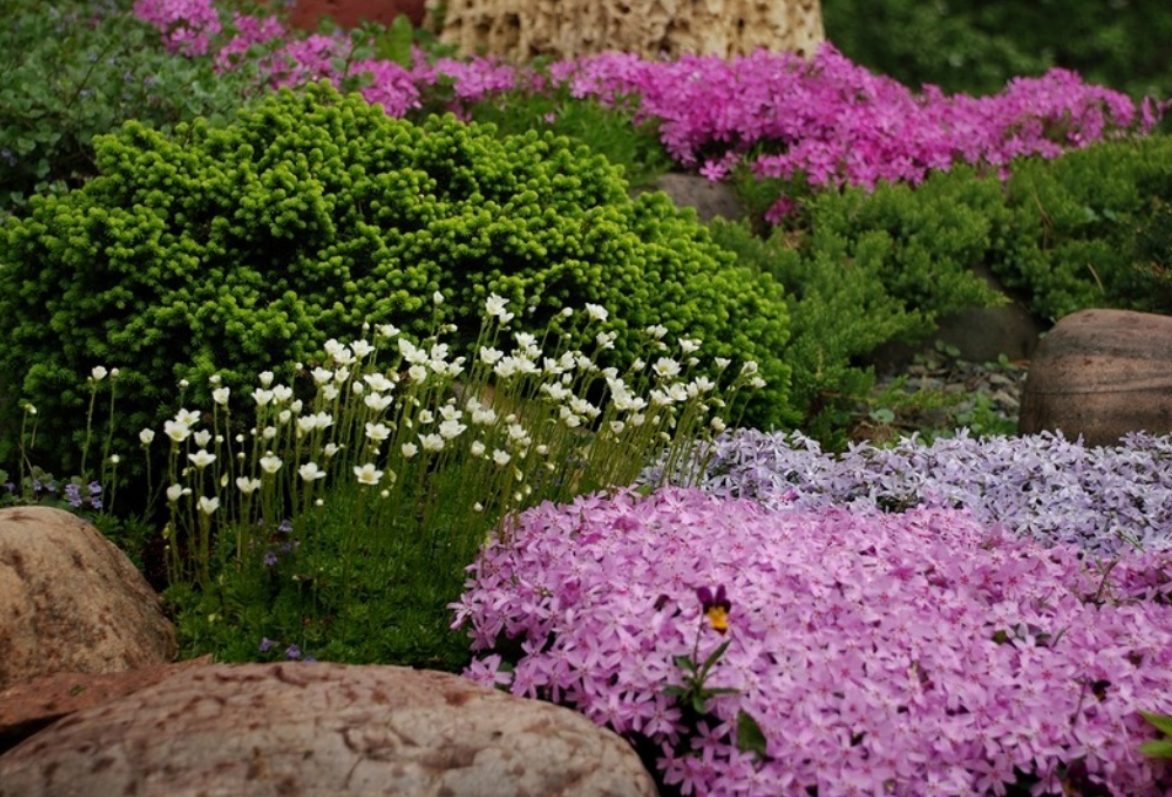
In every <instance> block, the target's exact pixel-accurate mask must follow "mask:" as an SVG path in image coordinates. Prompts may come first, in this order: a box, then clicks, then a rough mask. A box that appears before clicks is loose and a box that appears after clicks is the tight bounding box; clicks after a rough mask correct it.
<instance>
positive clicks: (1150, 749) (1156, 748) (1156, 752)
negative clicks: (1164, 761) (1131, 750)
mask: <svg viewBox="0 0 1172 797" xmlns="http://www.w3.org/2000/svg"><path fill="white" fill-rule="evenodd" d="M1139 749H1140V752H1141V753H1146V754H1147V755H1150V756H1153V757H1155V758H1172V741H1162V742H1144V743H1143V744H1141V745H1140V746H1139Z"/></svg>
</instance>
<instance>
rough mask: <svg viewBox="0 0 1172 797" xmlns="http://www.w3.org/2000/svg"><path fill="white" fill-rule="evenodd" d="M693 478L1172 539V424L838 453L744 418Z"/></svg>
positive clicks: (1074, 539) (1097, 543)
mask: <svg viewBox="0 0 1172 797" xmlns="http://www.w3.org/2000/svg"><path fill="white" fill-rule="evenodd" d="M649 476H651V477H654V473H651V474H649ZM693 483H695V484H697V485H698V486H699V487H700V488H701V489H703V490H705V491H706V492H708V493H710V494H712V495H717V496H722V497H737V498H750V499H753V500H755V501H757V502H759V503H761V504H763V505H765V506H768V507H770V508H773V509H778V508H782V507H792V508H795V509H806V510H810V509H824V508H829V507H834V506H846V507H850V508H851V509H852V510H855V511H864V512H874V511H890V510H894V509H902V508H906V507H911V506H919V505H924V506H933V507H946V508H964V509H966V510H968V511H969V512H971V513H972V514H973V515H974V517H975V518H976V519H977V520H979V521H981V522H983V523H1000V524H1002V525H1003V526H1005V527H1006V528H1008V529H1010V530H1011V531H1013V532H1015V533H1017V534H1021V535H1023V536H1026V537H1030V538H1032V539H1033V540H1035V541H1037V542H1041V543H1044V544H1046V545H1057V544H1069V545H1075V546H1078V547H1080V548H1082V549H1083V550H1085V551H1088V552H1090V553H1095V554H1099V555H1111V554H1115V553H1118V552H1119V551H1124V550H1129V549H1134V548H1140V549H1143V550H1150V551H1169V550H1172V533H1170V531H1169V530H1170V529H1172V438H1170V437H1167V436H1164V437H1152V436H1149V435H1143V434H1135V435H1130V436H1128V437H1126V438H1125V439H1124V440H1123V441H1122V442H1121V443H1120V445H1118V446H1112V447H1096V448H1091V447H1086V446H1083V445H1082V444H1081V443H1080V442H1077V441H1075V442H1072V441H1068V440H1066V439H1065V438H1064V437H1062V436H1060V435H1054V434H1051V433H1043V434H1039V435H1027V436H1022V437H1012V438H1006V437H992V438H985V439H974V438H971V437H969V436H968V435H967V434H965V433H963V432H962V433H961V434H960V435H958V436H957V437H955V438H952V439H942V440H937V441H936V442H934V443H933V444H931V445H925V444H924V443H923V442H921V441H919V440H918V439H916V438H909V439H904V440H901V441H900V442H899V443H898V444H896V445H895V446H893V447H891V448H877V447H875V446H872V445H870V444H860V445H855V446H852V447H851V448H850V449H849V450H848V451H847V452H846V453H844V454H842V455H841V456H830V455H827V454H824V453H823V452H822V450H821V448H820V447H819V445H818V443H817V442H816V441H814V440H811V439H809V438H807V437H805V436H803V435H801V434H800V433H793V434H790V435H785V434H780V433H778V434H768V433H764V432H760V431H756V430H750V429H743V430H737V431H736V432H732V433H729V434H727V435H724V436H722V437H721V438H719V439H718V440H717V441H716V444H715V445H714V447H713V451H712V457H711V459H710V460H709V461H708V465H707V472H706V474H705V475H704V476H703V477H702V478H700V479H699V480H698V481H694V482H693Z"/></svg>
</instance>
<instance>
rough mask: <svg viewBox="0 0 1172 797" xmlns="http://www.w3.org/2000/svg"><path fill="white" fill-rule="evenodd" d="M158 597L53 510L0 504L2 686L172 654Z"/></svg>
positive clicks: (82, 527) (101, 543)
mask: <svg viewBox="0 0 1172 797" xmlns="http://www.w3.org/2000/svg"><path fill="white" fill-rule="evenodd" d="M159 604H160V602H159V596H158V595H156V594H155V592H154V591H153V590H152V589H151V588H150V585H148V584H147V582H146V579H144V578H143V577H142V574H141V573H139V572H138V570H137V569H135V567H134V565H133V564H131V563H130V560H129V559H127V558H126V556H125V554H123V553H122V552H121V551H120V550H118V548H117V547H116V546H115V545H114V544H113V543H111V542H110V541H109V540H107V539H106V538H105V537H103V536H102V535H101V534H100V533H99V532H98V531H97V529H95V528H94V527H93V526H91V525H90V524H88V523H86V522H85V521H83V520H81V519H80V518H78V517H77V516H76V515H72V514H70V513H69V512H65V511H63V510H60V509H53V508H50V507H42V506H30V507H12V508H8V509H0V607H2V611H0V651H3V655H0V689H7V688H8V687H9V686H11V685H12V684H14V683H16V682H18V681H22V680H25V679H28V678H33V677H36V676H40V675H49V674H51V673H57V672H83V673H110V672H119V671H121V670H129V669H133V668H135V667H146V666H151V665H156V664H163V663H166V662H169V661H171V660H172V659H174V657H175V653H176V646H175V630H174V628H173V627H172V626H171V623H170V622H169V621H168V620H167V618H165V617H164V616H163V614H162V612H161V611H160V605H159Z"/></svg>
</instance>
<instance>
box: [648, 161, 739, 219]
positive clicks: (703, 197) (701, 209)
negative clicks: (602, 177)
mask: <svg viewBox="0 0 1172 797" xmlns="http://www.w3.org/2000/svg"><path fill="white" fill-rule="evenodd" d="M651 188H652V189H654V190H656V191H663V192H664V193H665V194H667V195H668V196H669V197H671V201H672V202H673V203H674V204H675V205H676V207H681V208H685V207H689V208H694V209H695V210H696V218H698V219H699V220H700V221H701V222H703V223H704V224H708V223H709V222H711V221H712V220H713V219H715V218H716V217H717V216H720V217H722V218H725V219H728V220H730V221H737V220H740V219H744V218H745V217H746V216H747V215H748V213H747V212H746V211H745V208H744V206H743V205H742V204H741V201H740V200H739V199H738V198H737V194H736V192H735V191H733V189H732V186H730V185H729V184H728V183H723V182H715V183H714V182H713V181H711V180H709V179H708V178H707V177H701V176H700V175H698V174H681V173H679V172H668V173H667V174H664V175H660V177H659V178H658V179H656V181H655V183H654V184H653V185H652V186H651ZM633 193H635V194H639V193H642V192H641V191H635V192H633Z"/></svg>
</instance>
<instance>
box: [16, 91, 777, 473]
mask: <svg viewBox="0 0 1172 797" xmlns="http://www.w3.org/2000/svg"><path fill="white" fill-rule="evenodd" d="M96 160H97V165H98V172H99V176H98V177H96V178H95V179H93V180H92V181H90V182H88V183H87V184H86V185H84V186H83V187H82V188H80V189H78V190H75V191H72V192H70V193H68V194H65V195H62V196H46V197H37V198H34V199H33V200H32V202H31V203H30V208H29V212H28V214H27V216H26V217H24V218H21V219H11V220H10V222H9V224H8V226H7V228H6V229H5V231H4V234H3V235H0V336H2V337H3V339H4V340H5V341H6V345H5V346H4V347H3V348H2V349H0V374H3V376H2V380H3V391H2V393H3V395H4V396H5V397H6V399H7V400H6V401H5V402H4V404H3V408H2V410H0V413H2V414H0V429H2V430H3V435H2V437H3V448H0V461H3V460H5V459H10V458H12V456H13V455H14V439H13V438H14V435H15V431H16V430H17V429H19V417H20V408H19V406H18V404H17V400H18V399H20V400H27V401H31V402H32V403H33V404H34V405H36V406H37V408H38V409H39V411H40V414H39V418H40V432H39V436H40V441H39V448H40V449H41V450H47V451H49V452H52V454H53V455H54V456H58V455H59V456H61V457H63V458H67V456H68V454H69V452H71V451H74V450H76V442H77V439H78V437H79V435H80V434H81V433H82V432H84V425H85V424H84V415H85V413H84V410H85V406H86V404H87V402H88V397H89V394H88V391H87V388H86V382H85V380H86V377H87V375H88V374H89V373H90V369H91V368H92V367H93V366H95V365H99V364H100V365H103V366H105V367H107V368H114V367H117V368H119V369H120V380H119V382H118V385H117V391H118V397H119V398H118V406H119V415H118V418H117V425H118V428H117V429H116V431H115V437H114V439H115V445H114V447H113V450H114V451H115V452H119V453H121V454H122V459H123V460H124V461H126V460H128V459H130V457H128V456H127V454H128V453H132V452H133V451H134V450H135V449H136V447H137V434H138V431H139V430H140V429H142V428H144V427H146V426H154V427H156V428H157V427H159V426H160V425H161V421H162V419H163V418H164V417H167V415H168V413H170V412H173V411H174V402H175V401H176V398H177V388H176V384H177V383H178V382H179V380H181V379H187V380H189V381H190V384H191V389H190V391H189V392H188V397H187V402H188V404H189V406H193V405H194V403H198V404H199V405H200V406H203V407H210V406H211V403H210V400H209V397H208V391H209V387H208V377H209V376H210V375H212V374H215V373H219V374H221V375H222V378H223V381H224V384H225V385H229V386H231V387H233V388H235V389H236V390H235V391H234V392H236V393H237V394H239V389H240V388H245V387H247V388H248V389H249V390H251V388H252V387H253V386H255V380H256V375H257V374H258V373H259V372H261V371H263V370H273V371H275V372H276V373H277V375H278V379H286V378H289V377H290V375H291V370H292V365H293V364H294V363H297V362H307V361H308V358H310V357H311V356H312V354H313V352H314V351H315V350H317V348H318V347H319V346H320V345H321V344H322V343H323V342H324V341H325V340H327V339H328V338H330V337H338V338H341V339H353V338H354V337H356V336H357V335H359V334H360V329H361V325H362V324H363V323H364V322H370V323H372V324H382V323H394V324H396V325H398V326H399V327H401V328H402V329H403V330H404V331H405V332H407V333H409V334H412V335H415V336H419V337H421V336H424V335H426V334H428V333H429V332H430V331H431V329H432V325H433V323H434V321H435V313H436V312H439V313H441V314H442V315H443V320H444V321H450V322H453V323H456V324H458V325H460V328H461V331H462V333H463V334H465V335H466V336H467V337H466V338H465V339H466V340H467V339H470V338H471V337H472V336H474V335H475V333H476V331H477V330H478V329H479V319H480V316H481V313H482V310H483V302H484V298H485V297H486V296H487V295H488V293H489V292H496V293H498V294H501V295H503V296H506V297H508V298H510V299H513V300H514V301H515V304H514V305H513V307H516V308H518V309H519V310H520V308H524V307H526V306H527V305H535V306H536V307H537V309H536V311H534V312H532V313H525V314H524V316H523V319H524V323H525V326H534V327H540V326H542V325H544V323H545V321H546V319H548V318H550V317H552V316H553V315H554V314H556V313H557V311H558V310H560V309H561V308H563V307H572V308H574V309H581V308H582V307H583V305H584V304H585V303H586V302H593V303H596V304H600V305H602V306H604V307H606V308H608V309H609V310H610V314H611V319H610V320H611V322H612V323H613V325H614V326H615V328H616V330H617V332H618V333H619V334H618V339H617V340H616V341H615V345H614V349H613V351H611V352H609V353H608V355H609V359H610V361H611V363H613V364H616V365H618V364H624V363H629V362H630V361H631V360H633V359H634V358H635V357H637V356H642V357H644V358H650V357H651V356H653V355H654V354H655V353H654V352H649V351H642V350H640V349H639V346H640V343H639V341H640V335H638V334H637V333H638V332H640V331H641V330H642V329H643V328H644V327H646V326H647V325H652V324H662V325H664V326H666V327H667V328H668V329H669V331H670V332H671V334H672V335H673V336H677V335H678V336H688V337H693V338H699V339H701V340H702V341H703V343H704V345H705V351H706V352H707V353H708V354H709V356H720V357H727V358H730V359H732V360H733V361H734V363H735V362H740V361H743V360H745V359H756V360H758V361H759V363H760V365H761V371H762V375H763V376H764V377H765V379H766V380H767V381H768V383H769V385H768V387H767V388H766V389H765V390H764V391H761V392H760V393H758V394H757V395H756V397H755V398H754V400H753V403H752V405H751V406H750V407H749V409H748V412H749V414H748V416H747V417H748V418H749V419H750V420H751V421H753V422H755V423H758V424H762V425H770V424H773V423H776V422H779V421H781V420H785V419H792V418H791V415H790V410H789V404H788V399H787V390H788V382H789V371H788V367H787V366H786V365H784V364H783V362H782V361H781V360H780V359H779V357H778V355H779V353H780V352H781V351H782V349H783V348H784V346H785V343H786V340H787V334H788V326H787V316H786V306H785V301H784V296H783V294H782V291H781V288H780V286H779V285H778V284H777V283H776V282H775V281H774V280H773V279H772V278H771V277H769V276H768V275H762V274H756V273H755V272H753V271H752V270H751V269H749V268H747V267H744V266H740V265H738V264H736V262H735V258H734V256H733V255H732V254H731V253H729V252H727V251H726V250H724V249H722V248H720V247H719V246H717V245H716V244H715V243H714V242H713V241H712V240H711V237H710V236H709V234H708V232H707V230H706V229H705V228H704V227H702V226H701V225H700V224H698V223H697V222H696V220H695V216H694V214H693V213H690V212H684V211H679V210H677V209H675V208H674V206H672V205H671V203H670V201H669V200H668V199H667V198H666V196H665V195H663V194H644V195H642V196H640V197H639V198H637V199H634V200H632V199H630V198H629V197H628V195H627V190H626V184H625V183H624V181H623V179H622V178H621V175H620V173H619V171H618V170H617V169H616V168H615V167H613V166H611V165H610V164H609V163H608V162H607V161H606V160H605V159H603V158H602V157H600V156H597V155H593V154H591V153H590V152H589V151H588V150H586V149H585V148H578V149H573V148H572V147H571V145H570V144H569V143H568V142H567V141H566V140H565V139H561V138H557V137H555V136H553V135H552V134H546V135H538V134H536V133H530V134H527V135H524V136H497V135H496V134H495V131H494V129H493V128H491V127H481V126H476V125H466V124H463V123H461V122H459V121H457V120H456V119H455V118H454V117H451V116H448V117H444V118H438V117H433V118H431V119H430V120H428V121H427V122H426V123H424V124H422V125H415V124H413V123H411V122H408V121H405V120H401V119H393V118H390V117H387V116H386V115H385V114H384V113H383V112H382V110H381V109H380V108H379V107H377V106H374V107H371V106H368V105H367V104H365V103H364V102H363V101H362V100H361V98H359V97H358V96H356V95H355V96H346V97H343V96H341V95H339V94H338V93H337V92H335V91H334V90H333V89H332V88H330V87H328V86H325V85H320V86H314V87H310V88H308V89H306V90H305V91H303V92H302V93H293V92H290V91H283V92H281V93H279V94H277V95H273V96H272V97H270V98H268V99H266V100H265V101H264V102H262V103H260V104H258V105H257V106H256V107H255V108H253V109H250V110H246V111H242V112H241V113H240V114H239V116H238V119H237V121H236V122H235V124H233V125H230V126H227V127H222V128H213V127H212V126H210V125H208V124H206V123H204V122H202V121H196V122H195V123H194V124H191V125H179V126H177V128H176V131H175V135H174V136H171V137H168V136H165V135H163V134H162V133H159V132H157V131H154V130H151V129H148V128H147V127H145V126H143V125H141V124H138V123H136V122H128V123H127V124H126V125H124V126H123V128H122V129H121V131H119V132H118V133H117V134H114V135H109V136H103V137H99V138H98V139H97V140H96ZM435 291H442V292H443V293H444V294H445V295H446V297H447V299H448V301H447V302H446V303H445V304H444V305H442V306H441V307H439V308H438V310H437V308H435V307H434V306H433V303H432V295H433V293H434V292H435ZM522 312H524V311H522ZM590 334H591V335H592V334H593V331H591V333H590ZM587 350H588V351H592V350H593V345H590V346H589V348H587ZM79 430H80V431H79ZM52 464H53V466H54V467H64V466H63V465H58V464H57V463H52ZM66 464H68V463H66Z"/></svg>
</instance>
